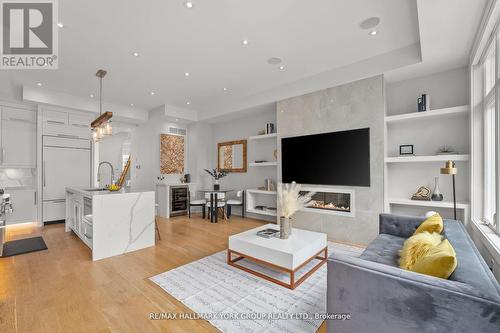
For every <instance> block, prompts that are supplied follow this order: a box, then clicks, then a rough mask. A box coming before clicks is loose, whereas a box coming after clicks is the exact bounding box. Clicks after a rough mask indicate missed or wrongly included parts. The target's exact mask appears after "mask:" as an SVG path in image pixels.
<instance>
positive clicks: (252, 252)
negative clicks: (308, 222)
mask: <svg viewBox="0 0 500 333" xmlns="http://www.w3.org/2000/svg"><path fill="white" fill-rule="evenodd" d="M267 228H273V229H278V228H279V226H277V225H276V224H266V225H264V226H261V227H258V228H255V229H251V230H248V231H245V232H242V233H240V234H236V235H233V236H230V237H229V248H228V250H227V263H228V264H229V265H231V266H234V267H237V268H239V269H241V270H244V271H246V272H248V273H251V274H254V275H256V276H258V277H261V278H263V279H266V280H268V281H271V282H274V283H276V284H279V285H281V286H283V287H287V288H289V289H295V288H296V287H298V286H299V285H300V284H301V283H302V282H304V280H305V279H307V278H308V277H309V276H311V274H312V273H314V272H315V271H317V270H318V269H319V268H320V267H321V265H323V264H324V263H326V259H327V258H328V246H327V241H326V234H323V233H319V232H314V231H308V230H302V229H295V228H294V229H293V230H292V235H291V236H290V238H288V239H279V238H263V237H260V236H257V231H260V230H263V229H267ZM321 254H322V256H321ZM233 255H235V256H236V257H234V258H233ZM242 259H247V260H250V261H253V262H255V263H258V264H260V265H264V266H268V267H271V268H273V269H276V270H279V271H282V272H285V273H288V274H290V283H286V282H283V281H280V280H278V279H275V278H273V277H271V276H268V275H266V274H263V273H261V272H257V271H255V270H253V269H250V268H248V267H244V266H242V265H239V264H237V262H238V261H240V260H242ZM312 260H319V262H318V263H317V264H316V265H314V266H313V267H312V268H311V269H310V270H309V271H307V272H306V273H305V274H304V275H302V276H301V277H300V278H299V279H298V280H295V278H296V276H295V274H296V273H297V271H298V270H299V269H301V268H302V267H304V266H305V265H306V264H308V263H309V262H311V261H312Z"/></svg>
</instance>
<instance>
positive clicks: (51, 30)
mask: <svg viewBox="0 0 500 333" xmlns="http://www.w3.org/2000/svg"><path fill="white" fill-rule="evenodd" d="M0 18H1V20H2V25H1V26H0V28H1V31H0V47H1V50H0V57H1V62H0V67H1V68H2V69H56V68H57V64H58V61H57V60H58V57H57V51H58V47H57V44H58V43H57V42H58V39H57V37H58V36H57V32H58V31H57V28H56V19H57V0H31V1H29V2H28V1H19V0H18V1H15V0H0Z"/></svg>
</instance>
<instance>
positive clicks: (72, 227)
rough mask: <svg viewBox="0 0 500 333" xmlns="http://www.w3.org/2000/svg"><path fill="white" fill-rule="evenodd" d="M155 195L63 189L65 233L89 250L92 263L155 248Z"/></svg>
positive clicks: (152, 193) (153, 193)
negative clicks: (79, 241)
mask: <svg viewBox="0 0 500 333" xmlns="http://www.w3.org/2000/svg"><path fill="white" fill-rule="evenodd" d="M154 221H155V192H153V191H149V192H137V191H126V190H120V191H115V192H111V191H108V190H105V191H93V190H92V189H89V188H79V187H68V188H66V231H67V232H69V231H73V232H74V233H75V234H76V235H77V236H78V237H80V239H81V240H82V241H83V242H84V243H85V244H86V245H87V246H88V247H90V248H91V250H92V260H99V259H103V258H109V257H112V256H116V255H119V254H124V253H127V252H131V251H136V250H140V249H143V248H146V247H150V246H154V245H155V226H154Z"/></svg>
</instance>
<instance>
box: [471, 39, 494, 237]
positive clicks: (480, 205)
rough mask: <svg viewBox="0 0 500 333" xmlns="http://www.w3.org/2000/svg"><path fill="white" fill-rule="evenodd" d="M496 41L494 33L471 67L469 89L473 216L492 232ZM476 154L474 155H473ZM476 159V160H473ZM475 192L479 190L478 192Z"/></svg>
mask: <svg viewBox="0 0 500 333" xmlns="http://www.w3.org/2000/svg"><path fill="white" fill-rule="evenodd" d="M499 46H500V44H499V41H498V35H497V36H496V37H495V38H492V39H491V40H490V41H489V43H488V44H487V46H486V47H485V49H486V52H484V54H483V56H482V57H481V59H480V60H479V62H478V64H476V65H475V66H474V67H473V68H474V69H473V70H474V72H473V75H474V79H473V82H472V84H473V87H472V91H473V94H474V97H473V99H474V101H473V105H474V106H473V107H474V108H473V118H472V121H473V128H474V131H475V133H474V137H473V145H474V147H475V148H474V149H475V154H474V155H475V156H474V164H475V165H477V166H480V167H478V168H477V169H475V171H474V174H473V179H474V181H473V186H474V188H475V190H474V191H475V196H476V195H478V196H480V198H481V199H479V200H477V199H476V198H472V201H473V202H474V207H473V218H476V219H478V220H482V221H484V222H485V223H486V224H487V225H488V226H490V227H491V228H492V229H493V230H494V231H495V232H497V233H499V234H500V223H499V221H498V220H499V219H498V214H497V208H498V207H500V205H499V200H500V196H499V194H498V186H497V185H498V184H497V179H499V176H498V175H499V165H498V160H499V159H498V156H499V152H500V151H499V149H500V145H499V144H498V139H499V136H498V130H499V126H498V123H499V114H500V77H499V70H498V69H499V67H500V66H499V65H500V61H499V58H500V56H499V54H498V52H496V50H498V48H499ZM476 156H477V157H476ZM476 159H478V160H476ZM478 192H482V193H481V195H479V193H478Z"/></svg>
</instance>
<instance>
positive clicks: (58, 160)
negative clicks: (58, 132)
mask: <svg viewBox="0 0 500 333" xmlns="http://www.w3.org/2000/svg"><path fill="white" fill-rule="evenodd" d="M90 152H91V150H90V141H89V140H80V139H67V138H55V137H47V136H44V137H43V150H42V157H43V158H42V188H43V191H42V196H43V221H44V222H47V221H57V220H64V218H65V217H66V211H65V205H64V204H65V196H66V187H71V186H78V187H85V188H88V187H90V182H91V179H90V177H91V172H90V170H91V154H90ZM68 163H69V164H68ZM76 222H77V221H75V223H76Z"/></svg>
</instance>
